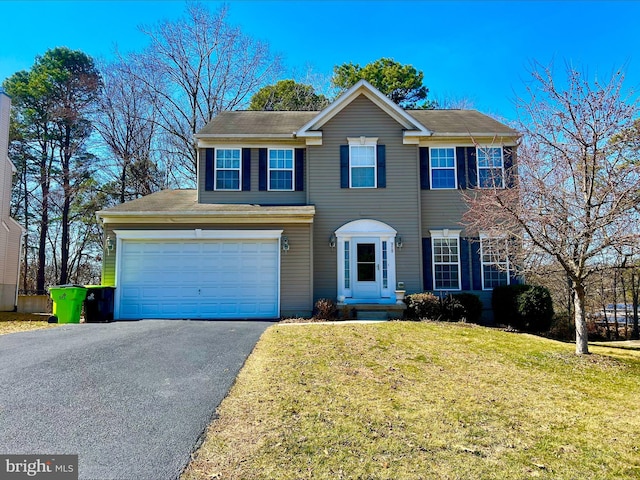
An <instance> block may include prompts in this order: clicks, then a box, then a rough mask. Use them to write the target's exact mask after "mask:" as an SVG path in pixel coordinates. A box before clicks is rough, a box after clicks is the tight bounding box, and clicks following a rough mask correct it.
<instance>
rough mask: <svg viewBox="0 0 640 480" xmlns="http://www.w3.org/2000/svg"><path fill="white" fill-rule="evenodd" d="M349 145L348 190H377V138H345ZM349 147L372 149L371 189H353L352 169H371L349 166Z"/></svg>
mask: <svg viewBox="0 0 640 480" xmlns="http://www.w3.org/2000/svg"><path fill="white" fill-rule="evenodd" d="M347 142H348V143H349V188H353V189H362V188H378V149H377V148H376V147H377V146H378V137H364V136H362V137H347ZM351 147H373V186H372V187H354V186H353V184H352V183H351V169H352V168H371V167H352V166H351Z"/></svg>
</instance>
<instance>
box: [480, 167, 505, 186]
mask: <svg viewBox="0 0 640 480" xmlns="http://www.w3.org/2000/svg"><path fill="white" fill-rule="evenodd" d="M478 181H479V183H480V188H502V169H501V168H481V169H478Z"/></svg>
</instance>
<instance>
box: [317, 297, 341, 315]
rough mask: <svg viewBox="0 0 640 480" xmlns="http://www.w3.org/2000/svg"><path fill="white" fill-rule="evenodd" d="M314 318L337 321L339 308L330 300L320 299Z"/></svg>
mask: <svg viewBox="0 0 640 480" xmlns="http://www.w3.org/2000/svg"><path fill="white" fill-rule="evenodd" d="M313 311H314V313H313V316H314V317H315V318H318V319H321V320H335V319H336V318H338V306H337V305H336V302H334V301H333V300H331V299H329V298H320V299H318V301H317V302H316V304H315V306H314V309H313Z"/></svg>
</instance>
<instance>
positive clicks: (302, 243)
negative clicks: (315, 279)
mask: <svg viewBox="0 0 640 480" xmlns="http://www.w3.org/2000/svg"><path fill="white" fill-rule="evenodd" d="M196 228H202V229H203V230H274V229H282V230H283V233H282V235H283V236H286V237H287V238H288V239H289V245H290V249H289V251H288V252H284V251H283V252H281V254H280V266H281V270H280V310H281V312H282V314H283V315H294V314H298V315H309V314H310V313H311V310H312V307H313V302H312V269H311V253H310V252H311V242H312V238H311V231H312V224H301V225H281V224H277V225H274V224H259V225H254V226H250V225H249V226H248V225H234V224H229V225H220V226H219V227H218V228H211V229H206V228H203V225H201V224H192V225H189V224H181V225H178V226H174V225H167V224H152V225H146V224H145V225H144V229H145V230H190V229H196ZM127 229H129V230H140V229H141V228H140V226H133V227H132V226H131V225H118V224H107V225H105V235H110V236H111V238H112V239H113V240H114V244H115V243H116V241H115V240H116V235H115V234H114V233H113V231H114V230H127ZM116 248H117V246H115V247H114V250H113V251H112V252H109V253H107V252H106V251H105V252H104V257H103V259H104V260H103V262H102V284H103V285H110V286H114V285H115V281H116V272H115V268H116V265H115V264H116ZM247 295H251V292H247Z"/></svg>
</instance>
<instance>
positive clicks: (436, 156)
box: [431, 148, 455, 168]
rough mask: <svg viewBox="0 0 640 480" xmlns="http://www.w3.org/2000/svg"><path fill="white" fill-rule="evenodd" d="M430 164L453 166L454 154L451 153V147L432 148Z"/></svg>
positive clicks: (444, 166)
mask: <svg viewBox="0 0 640 480" xmlns="http://www.w3.org/2000/svg"><path fill="white" fill-rule="evenodd" d="M431 166H432V167H442V168H453V167H454V166H455V156H454V153H453V148H432V149H431Z"/></svg>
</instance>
